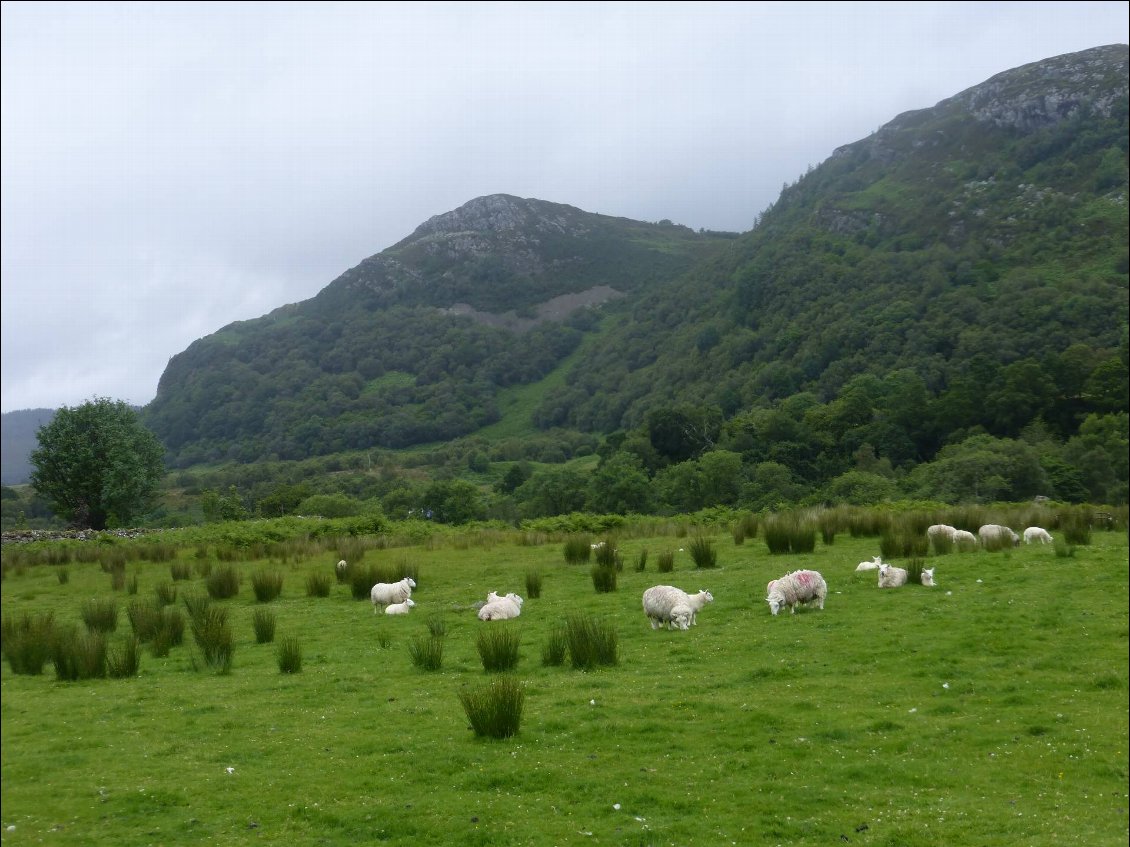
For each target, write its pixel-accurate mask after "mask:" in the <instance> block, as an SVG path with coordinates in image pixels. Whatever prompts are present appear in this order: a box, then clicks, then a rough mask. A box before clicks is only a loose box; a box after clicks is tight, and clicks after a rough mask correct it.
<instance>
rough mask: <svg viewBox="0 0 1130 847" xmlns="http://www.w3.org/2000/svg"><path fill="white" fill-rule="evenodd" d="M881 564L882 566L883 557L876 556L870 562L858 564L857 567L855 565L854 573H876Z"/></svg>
mask: <svg viewBox="0 0 1130 847" xmlns="http://www.w3.org/2000/svg"><path fill="white" fill-rule="evenodd" d="M881 564H883V557H882V556H876V557H875V558H874V559H872V560H871V561H870V562H860V563H859V564H858V565H856V566H855V572H856V573H859V572H860V571H877V570H879V565H881Z"/></svg>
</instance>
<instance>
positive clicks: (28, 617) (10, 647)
mask: <svg viewBox="0 0 1130 847" xmlns="http://www.w3.org/2000/svg"><path fill="white" fill-rule="evenodd" d="M54 644H55V615H54V613H53V612H44V613H42V614H39V613H35V614H32V613H30V612H22V613H21V614H20V616H19V617H18V618H15V619H14V620H13V619H12V618H5V619H4V621H3V623H0V649H2V650H3V653H4V658H5V659H7V660H8V667H9V668H11V670H12V673H18V674H27V675H30V676H36V675H38V674H41V673H43V666H44V665H45V664H47V662H48V660H49V659H50V658H51V653H52V650H53V648H54Z"/></svg>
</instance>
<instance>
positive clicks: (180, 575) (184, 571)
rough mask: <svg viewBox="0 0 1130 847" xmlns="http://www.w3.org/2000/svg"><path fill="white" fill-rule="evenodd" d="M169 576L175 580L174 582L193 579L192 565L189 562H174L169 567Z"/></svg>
mask: <svg viewBox="0 0 1130 847" xmlns="http://www.w3.org/2000/svg"><path fill="white" fill-rule="evenodd" d="M169 575H170V576H171V577H172V578H173V581H174V582H182V581H184V580H186V579H192V565H190V564H189V563H188V562H173V563H172V564H171V565H169Z"/></svg>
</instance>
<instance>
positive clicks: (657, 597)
mask: <svg viewBox="0 0 1130 847" xmlns="http://www.w3.org/2000/svg"><path fill="white" fill-rule="evenodd" d="M713 601H714V595H713V594H711V593H710V592H709V591H706V590H705V589H704V590H702V591H699V592H698V593H697V594H687V592H685V591H683V589H681V588H676V587H675V586H673V585H653V586H652V587H651V588H649V589H647V591H645V592H644V593H643V611H644V614H645V615H647V618H648V620H649V621H651V628H652V629H659V628H660V627H663V626H665V627H667V628H668V629H670V628H671V627H672V625H676V626H677V625H678V624H677V622H676V621H675V620H674V618H673V617H672V614H671V612H672V610H673V609H674V608H675V606H677V605H680V604H681V605H683V606H686V607H687V610H688V611H689V613H690V614H689V621H688V624H687V625H688V626H693V625H694V624H695V623H696V621H695V617H696V616H697V614H698V612H699V610H701V609H702V607H703V606H705V605H706V604H707V603H711V602H713ZM679 628H680V629H686V627H679Z"/></svg>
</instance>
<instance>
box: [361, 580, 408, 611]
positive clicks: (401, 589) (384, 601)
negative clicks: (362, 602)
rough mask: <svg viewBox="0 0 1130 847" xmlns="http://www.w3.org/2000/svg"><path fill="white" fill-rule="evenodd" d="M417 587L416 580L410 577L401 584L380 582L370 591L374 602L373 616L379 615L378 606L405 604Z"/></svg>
mask: <svg viewBox="0 0 1130 847" xmlns="http://www.w3.org/2000/svg"><path fill="white" fill-rule="evenodd" d="M415 587H416V580H414V579H412V577H410V576H406V577H404V579H402V580H400V581H399V582H378V583H377V584H376V585H374V586H373V588H372V590H370V591H369V599H370V600H372V601H373V614H376V613H377V606H388V605H391V604H393V603H403V602H404V601H405V600H407V599H408V598H409V597H411V596H412V589H413V588H415Z"/></svg>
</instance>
